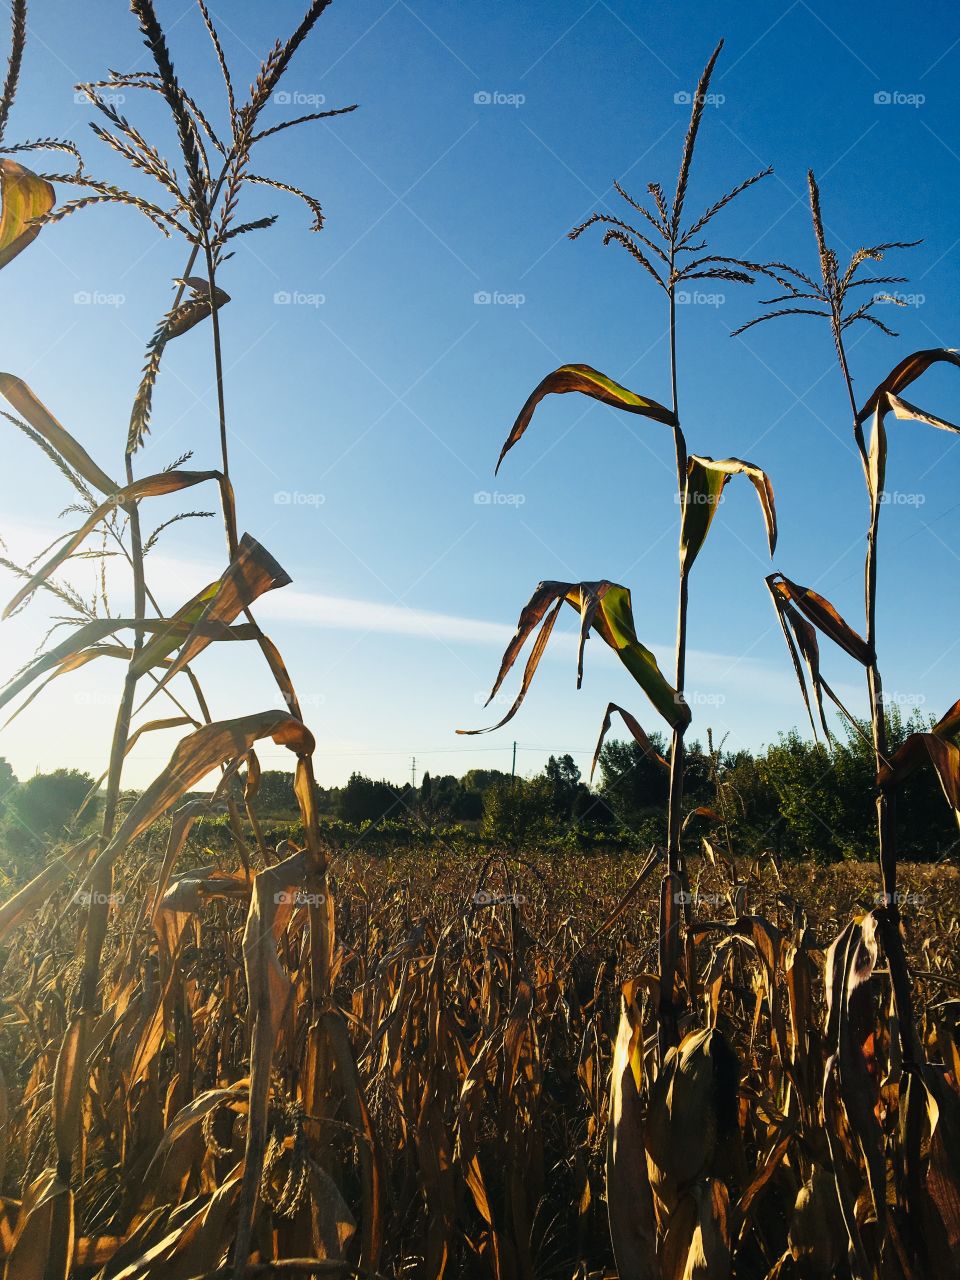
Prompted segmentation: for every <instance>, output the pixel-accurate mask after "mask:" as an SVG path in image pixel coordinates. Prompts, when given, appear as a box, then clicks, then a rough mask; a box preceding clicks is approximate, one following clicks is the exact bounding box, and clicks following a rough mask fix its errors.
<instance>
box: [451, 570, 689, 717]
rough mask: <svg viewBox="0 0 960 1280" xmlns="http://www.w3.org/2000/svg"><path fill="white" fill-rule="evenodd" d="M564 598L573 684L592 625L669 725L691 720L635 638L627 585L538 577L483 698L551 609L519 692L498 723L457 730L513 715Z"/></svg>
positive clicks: (496, 685)
mask: <svg viewBox="0 0 960 1280" xmlns="http://www.w3.org/2000/svg"><path fill="white" fill-rule="evenodd" d="M564 601H566V603H567V604H569V605H570V606H571V608H574V609H576V610H577V612H578V613H579V614H580V645H579V652H578V662H577V671H578V681H577V683H578V687H579V683H580V676H581V674H582V670H583V647H584V644H585V643H586V639H587V636H588V634H589V632H590V630H591V629H592V630H594V631H596V633H597V635H599V636H600V637H601V639H603V640H604V641H605V642H606V643H607V644H608V645H609V646H610V648H611V649H613V650H614V652H615V653H616V654H617V656H618V657H619V658H620V661H621V662H622V663H623V665H624V666H625V667H626V668H627V670H628V671H629V672H630V674H631V675H632V676H633V678H634V680H636V682H637V684H639V685H640V687H641V689H643V691H644V693H646V695H647V697H648V698H649V699H650V701H651V702H652V703H653V705H654V706H655V707H656V709H657V710H658V711H659V712H660V714H661V715H662V716H663V718H664V719H665V720H666V721H667V723H668V724H669V725H670V726H671V727H672V728H676V727H678V726H679V725H684V726H686V725H687V724H689V723H690V708H689V707H688V706H687V704H686V702H685V701H684V700H683V697H682V695H680V694H678V693H677V692H676V690H675V689H673V688H672V687H671V686H670V685H669V684H668V683H667V681H666V679H665V678H664V676H663V674H662V672H661V671H660V668H659V667H658V666H657V660H656V658H655V657H654V656H653V654H652V653H651V652H650V650H649V649H647V648H645V646H644V645H642V644H641V643H640V641H639V640H638V639H637V633H636V628H635V626H634V621H633V609H632V606H631V602H630V592H629V591H628V590H627V588H626V587H621V586H618V585H617V584H616V583H614V582H608V581H606V580H602V581H599V582H541V583H539V584H538V586H537V589H536V590H535V591H534V593H533V595H532V596H531V598H530V600H529V601H528V602H527V604H526V605H525V606H524V608H523V610H522V612H521V614H520V620H519V622H518V623H517V630H516V633H515V635H514V636H513V638H512V639H511V641H510V643H509V644H508V645H507V648H506V650H505V652H504V655H503V660H502V661H501V663H500V670H499V672H498V674H497V678H496V681H495V682H494V685H493V689H492V690H491V692H490V696H489V698H488V699H487V705H488V706H489V705H490V702H491V701H492V700H493V698H494V697H495V696H496V694H497V691H498V690H499V688H500V686H501V684H502V683H503V680H504V678H505V677H506V675H507V673H508V672H509V671H510V669H511V667H512V666H513V664H514V662H515V661H516V659H517V657H518V655H519V653H520V651H521V649H522V648H523V646H524V644H525V643H526V641H527V639H528V637H529V636H530V634H531V633H532V632H533V630H534V628H535V627H536V626H537V625H538V624H539V623H540V622H541V620H543V619H544V615H545V614H547V610H548V609H550V610H551V611H550V613H549V614H547V616H546V619H545V620H544V621H543V625H542V627H541V629H540V632H539V633H538V635H537V638H536V640H535V642H534V645H533V648H532V650H531V652H530V656H529V658H528V659H527V665H526V668H525V670H524V673H523V680H522V682H521V686H520V692H519V694H518V695H517V698H516V701H515V702H514V704H513V706H512V707H511V708H510V710H509V711H508V712H507V714H506V715H505V716H504V717H503V719H502V720H500V722H499V723H498V724H495V725H491V726H490V728H488V729H458V730H457V732H458V733H463V734H476V733H490V732H492V731H493V730H494V729H499V728H500V727H501V726H502V725H505V724H506V723H507V722H508V721H509V720H512V719H513V717H514V716H515V715H516V713H517V711H518V710H519V708H520V705H521V703H522V702H523V699H524V698H525V697H526V693H527V690H528V688H529V687H530V682H531V681H532V679H533V676H534V673H535V672H536V669H537V666H538V665H539V662H540V658H541V657H542V656H543V652H544V650H545V648H546V645H547V641H548V639H549V638H550V634H551V632H552V630H553V626H554V623H555V622H556V619H557V615H558V613H559V611H560V608H561V607H562V605H563V603H564ZM551 606H552V608H551Z"/></svg>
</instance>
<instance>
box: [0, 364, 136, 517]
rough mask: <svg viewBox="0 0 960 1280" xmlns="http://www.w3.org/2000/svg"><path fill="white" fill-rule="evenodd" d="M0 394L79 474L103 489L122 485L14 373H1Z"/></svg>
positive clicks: (111, 488) (101, 490)
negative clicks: (98, 463)
mask: <svg viewBox="0 0 960 1280" xmlns="http://www.w3.org/2000/svg"><path fill="white" fill-rule="evenodd" d="M0 394H2V395H3V396H5V397H6V399H7V400H8V401H9V402H10V404H11V405H12V406H13V408H14V409H16V411H17V413H18V414H19V415H20V417H21V418H23V419H24V421H26V422H29V424H30V426H31V427H33V429H34V431H38V432H39V433H40V435H42V436H43V438H44V439H45V440H46V441H47V443H48V444H51V445H52V446H53V447H54V449H56V451H57V453H59V454H60V455H61V457H63V458H64V459H65V460H66V461H67V462H68V463H69V464H70V466H71V467H73V469H74V471H76V472H77V473H78V475H81V476H83V478H84V480H87V481H89V483H90V484H92V485H93V486H94V488H96V489H99V490H100V492H101V493H110V494H112V493H116V492H117V490H118V489H119V487H120V486H119V485H118V484H116V482H115V481H113V480H111V479H110V477H109V476H108V475H107V473H106V472H105V471H102V470H101V469H100V467H98V466H97V464H96V463H95V462H94V460H93V459H92V458H91V457H90V455H89V454H88V453H87V451H86V449H84V447H83V445H82V444H80V443H79V442H78V441H77V440H75V439H74V438H73V436H72V435H71V434H70V432H69V431H67V430H66V429H65V428H64V427H62V426H61V425H60V423H59V422H58V421H57V419H56V418H55V417H54V416H53V414H52V413H51V412H50V410H49V409H47V408H46V406H45V405H42V404H41V403H40V401H39V400H38V399H37V397H36V396H35V395H34V393H33V392H32V391H31V390H30V388H29V387H28V386H27V384H26V383H25V382H24V381H23V380H22V379H21V378H17V377H14V375H13V374H12V373H0Z"/></svg>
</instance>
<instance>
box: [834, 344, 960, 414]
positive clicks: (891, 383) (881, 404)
mask: <svg viewBox="0 0 960 1280" xmlns="http://www.w3.org/2000/svg"><path fill="white" fill-rule="evenodd" d="M941 361H946V362H947V363H949V364H955V365H958V366H960V351H955V350H953V349H952V348H950V347H930V348H927V349H926V350H924V351H914V352H913V354H912V355H909V356H906V357H905V358H904V359H903V360H901V361H900V363H899V364H898V365H895V366H894V368H893V369H891V370H890V372H889V373H888V374H887V376H886V377H885V378H884V379H883V381H882V382H881V383H880V385H879V386H878V387H877V388H876V390H874V391H873V393H872V394H871V395H870V396H868V398H867V399H866V400H865V401H864V404H863V408H862V409H861V410H860V412H859V413H858V415H857V419H858V421H860V422H865V421H866V419H867V418H869V417H870V415H871V414H872V413H874V412H875V411H876V410H877V409H878V408H879V409H880V411H881V412H882V413H885V412H886V409H887V397H888V396H889V395H891V394H892V395H894V396H898V395H899V394H900V392H901V391H902V390H903V389H904V387H908V386H909V385H910V383H911V382H915V381H916V380H917V378H919V377H920V375H921V374H923V373H926V371H927V370H928V369H929V368H930V366H931V365H934V364H937V363H939V362H941Z"/></svg>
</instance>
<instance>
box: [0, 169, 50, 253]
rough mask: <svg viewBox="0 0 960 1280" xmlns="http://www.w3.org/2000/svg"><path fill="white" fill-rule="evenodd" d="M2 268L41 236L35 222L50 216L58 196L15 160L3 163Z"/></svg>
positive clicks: (0, 184) (0, 172) (0, 212)
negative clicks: (34, 220)
mask: <svg viewBox="0 0 960 1280" xmlns="http://www.w3.org/2000/svg"><path fill="white" fill-rule="evenodd" d="M0 200H2V209H0V268H2V267H5V266H6V265H7V263H8V262H12V260H13V259H14V258H15V257H16V256H17V254H18V253H22V252H23V251H24V249H26V247H27V245H28V244H31V243H32V242H33V241H34V240H36V238H37V236H38V235H39V234H40V224H39V223H38V222H33V221H32V219H34V218H39V217H41V216H42V215H43V214H45V213H48V212H49V211H50V210H51V209H52V208H53V205H54V201H55V200H56V196H55V195H54V191H53V187H51V185H50V183H49V182H47V181H46V180H45V179H43V178H38V177H37V175H36V174H35V173H31V172H30V170H29V169H24V168H23V166H22V165H19V164H17V163H16V161H15V160H0Z"/></svg>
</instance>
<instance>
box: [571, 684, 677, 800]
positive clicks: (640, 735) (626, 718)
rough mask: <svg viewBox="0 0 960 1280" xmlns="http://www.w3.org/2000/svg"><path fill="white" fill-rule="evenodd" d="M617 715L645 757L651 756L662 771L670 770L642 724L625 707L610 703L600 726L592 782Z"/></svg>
mask: <svg viewBox="0 0 960 1280" xmlns="http://www.w3.org/2000/svg"><path fill="white" fill-rule="evenodd" d="M615 714H616V715H619V716H620V718H621V720H622V721H623V723H624V724H625V725H626V726H627V728H628V729H629V730H630V735H631V737H632V738H633V740H634V742H635V743H636V744H637V746H638V747H640V748H641V749H642V750H643V753H644V755H647V756H649V757H650V759H651V760H653V761H655V762H656V763H657V764H658V765H660V767H661V768H662V769H667V770H669V768H670V766H669V765H668V764H667V762H666V760H664V758H663V756H662V755H661V754H660V752H659V751H658V750H657V749H656V747H655V746H654V745H653V743H652V742H651V741H650V739H649V738H648V737H647V735H646V733H645V732H644V730H643V728H642V727H641V725H640V722H639V721H638V720H637V719H636V718H635V717H634V716H633V715H631V714H630V712H629V711H627V710H626V709H625V708H624V707H618V706H617V704H616V703H615V702H608V703H607V710H606V713H605V714H604V717H603V724H602V725H601V726H600V737H599V738H598V739H597V749H596V750H595V751H594V753H593V763H592V764H591V765H590V781H591V782H592V781H593V775H594V773H595V772H596V769H597V762H598V761H599V759H600V752H601V750H602V748H603V743H604V740H605V739H606V736H607V734H608V733H609V732H610V725H611V723H612V721H613V717H614V715H615Z"/></svg>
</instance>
